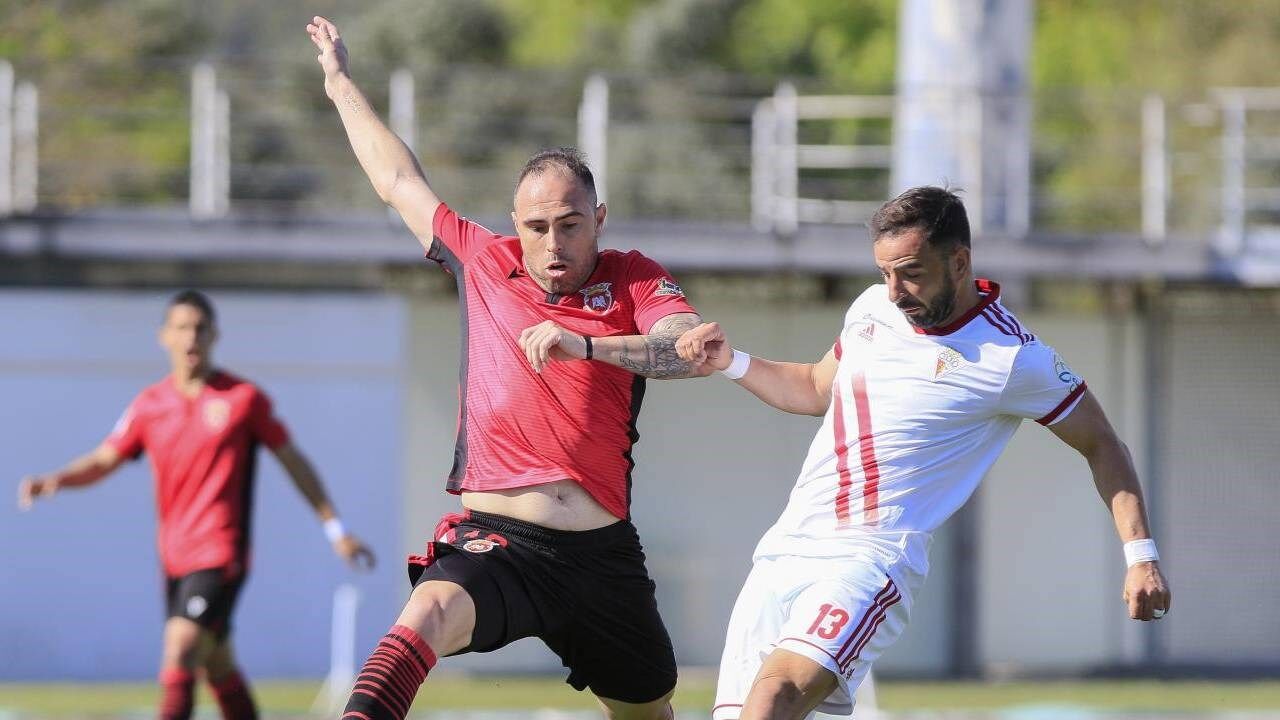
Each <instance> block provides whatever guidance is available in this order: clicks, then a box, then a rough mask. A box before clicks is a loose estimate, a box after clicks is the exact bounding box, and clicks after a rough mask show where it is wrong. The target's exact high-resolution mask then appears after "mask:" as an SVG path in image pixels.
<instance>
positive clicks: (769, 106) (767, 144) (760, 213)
mask: <svg viewBox="0 0 1280 720" xmlns="http://www.w3.org/2000/svg"><path fill="white" fill-rule="evenodd" d="M777 125H778V119H777V114H776V113H775V112H774V111H773V100H772V99H770V98H765V99H764V100H761V101H760V102H758V103H756V109H755V111H754V112H752V113H751V224H752V225H754V226H755V228H756V230H759V231H760V232H768V231H770V230H772V229H773V213H774V208H773V205H774V193H775V192H776V188H777V179H776V177H775V175H776V173H775V170H776V168H775V165H776V162H777V161H776V159H775V155H776V154H777V152H778V143H777V137H778V127H777Z"/></svg>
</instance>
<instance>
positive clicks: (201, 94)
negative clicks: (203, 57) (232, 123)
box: [187, 63, 217, 219]
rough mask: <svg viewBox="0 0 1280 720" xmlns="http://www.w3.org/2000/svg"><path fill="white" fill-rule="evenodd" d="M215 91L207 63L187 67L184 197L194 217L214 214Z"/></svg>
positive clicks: (210, 68) (214, 82) (209, 66)
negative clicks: (188, 163)
mask: <svg viewBox="0 0 1280 720" xmlns="http://www.w3.org/2000/svg"><path fill="white" fill-rule="evenodd" d="M216 92H217V78H216V77H215V76H214V72H213V67H212V66H211V65H209V64H208V63H200V64H198V65H196V66H195V68H194V69H193V70H192V71H191V182H190V188H189V191H188V192H189V195H188V198H187V201H188V207H189V209H190V212H191V216H192V217H194V218H198V219H204V218H209V217H212V216H213V214H214V207H213V192H214V188H213V169H212V163H213V157H214V150H213V142H214V137H215V128H214V123H213V118H212V115H213V113H214V110H215V108H214V106H215V104H216V100H215V99H214V95H215V94H216Z"/></svg>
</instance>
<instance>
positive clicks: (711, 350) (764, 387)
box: [677, 322, 839, 417]
mask: <svg viewBox="0 0 1280 720" xmlns="http://www.w3.org/2000/svg"><path fill="white" fill-rule="evenodd" d="M677 349H678V351H679V353H680V357H682V358H684V359H685V360H688V361H690V362H692V363H694V364H697V365H700V366H706V367H708V368H710V369H713V370H726V369H728V368H729V366H730V365H731V364H732V362H733V357H734V353H735V352H739V354H741V353H740V351H735V350H734V349H733V348H732V346H730V345H729V338H728V336H727V335H725V332H724V328H722V327H720V323H715V322H710V323H705V324H702V325H699V326H698V327H696V328H693V329H692V330H689V331H688V332H686V333H684V335H682V336H681V337H680V340H679V342H678V343H677ZM740 362H741V361H740ZM838 366H839V361H838V360H836V355H835V351H834V350H828V351H827V354H826V355H824V356H822V359H821V360H819V361H818V362H815V363H793V362H777V361H774V360H766V359H764V358H758V357H752V358H750V362H749V363H748V364H747V366H746V368H745V370H746V371H745V373H744V374H743V375H742V377H740V378H736V382H737V383H738V384H739V385H741V386H742V387H744V388H746V389H747V390H750V391H751V393H752V394H753V395H755V396H756V397H758V398H760V399H761V400H763V401H764V402H765V403H767V404H769V405H771V406H773V407H775V408H777V409H779V410H782V411H783V412H789V413H794V414H796V415H814V416H818V417H821V416H822V415H825V414H826V412H827V408H828V407H829V406H830V405H831V383H832V382H833V381H834V380H835V376H836V368H837V367H838Z"/></svg>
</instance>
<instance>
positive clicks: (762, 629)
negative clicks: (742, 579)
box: [711, 556, 924, 720]
mask: <svg viewBox="0 0 1280 720" xmlns="http://www.w3.org/2000/svg"><path fill="white" fill-rule="evenodd" d="M908 578H909V580H908V581H906V584H908V585H909V587H900V586H899V583H895V582H894V581H893V580H891V579H890V578H889V576H888V575H886V574H885V573H884V571H883V570H881V569H880V568H879V567H877V566H876V565H875V564H873V563H870V562H867V561H864V560H854V559H846V558H808V557H796V556H783V557H766V558H760V559H758V560H756V562H755V565H753V566H752V568H751V574H750V575H749V576H747V581H746V583H744V584H743V586H742V592H741V593H739V594H738V601H737V603H736V604H735V605H734V606H733V615H732V616H730V618H729V630H728V633H727V635H726V637H725V643H724V655H723V656H721V658H720V677H719V680H718V681H717V683H716V704H715V708H714V709H713V710H712V713H711V715H712V718H713V720H737V718H738V716H739V714H740V713H741V712H742V704H743V703H744V702H745V701H746V699H747V693H748V692H750V691H751V686H752V684H753V683H754V682H755V679H756V674H757V673H758V672H759V671H760V666H761V664H762V663H763V662H764V660H765V658H766V657H768V655H769V653H771V652H773V651H774V650H775V649H779V648H780V649H783V650H788V651H790V652H793V653H797V654H800V655H803V656H804V657H806V658H809V659H810V660H812V661H814V662H816V663H818V664H819V665H821V666H822V667H824V668H826V669H828V670H830V671H831V672H833V673H835V675H836V678H837V681H838V682H839V685H838V687H837V688H836V689H835V690H834V691H833V692H832V693H831V695H829V696H828V697H827V699H826V700H824V701H823V702H822V704H821V705H819V706H818V711H819V712H823V713H829V714H832V715H849V714H850V713H851V712H853V693H854V691H855V690H856V689H857V687H858V685H859V683H861V682H862V680H863V678H865V677H866V675H867V672H868V671H869V670H870V669H871V663H872V662H874V661H875V659H876V658H877V657H879V656H880V653H882V652H884V650H885V648H887V647H889V646H890V645H892V644H893V642H894V641H895V640H897V639H898V636H899V635H901V634H902V630H903V628H905V627H906V625H907V618H908V616H909V614H910V610H911V598H912V594H913V593H914V592H915V591H916V590H917V589H919V587H920V585H921V584H922V583H923V581H924V578H923V577H918V576H914V575H909V576H908Z"/></svg>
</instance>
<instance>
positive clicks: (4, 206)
mask: <svg viewBox="0 0 1280 720" xmlns="http://www.w3.org/2000/svg"><path fill="white" fill-rule="evenodd" d="M12 214H13V65H11V64H9V62H8V61H5V60H0V217H7V216H9V215H12Z"/></svg>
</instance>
